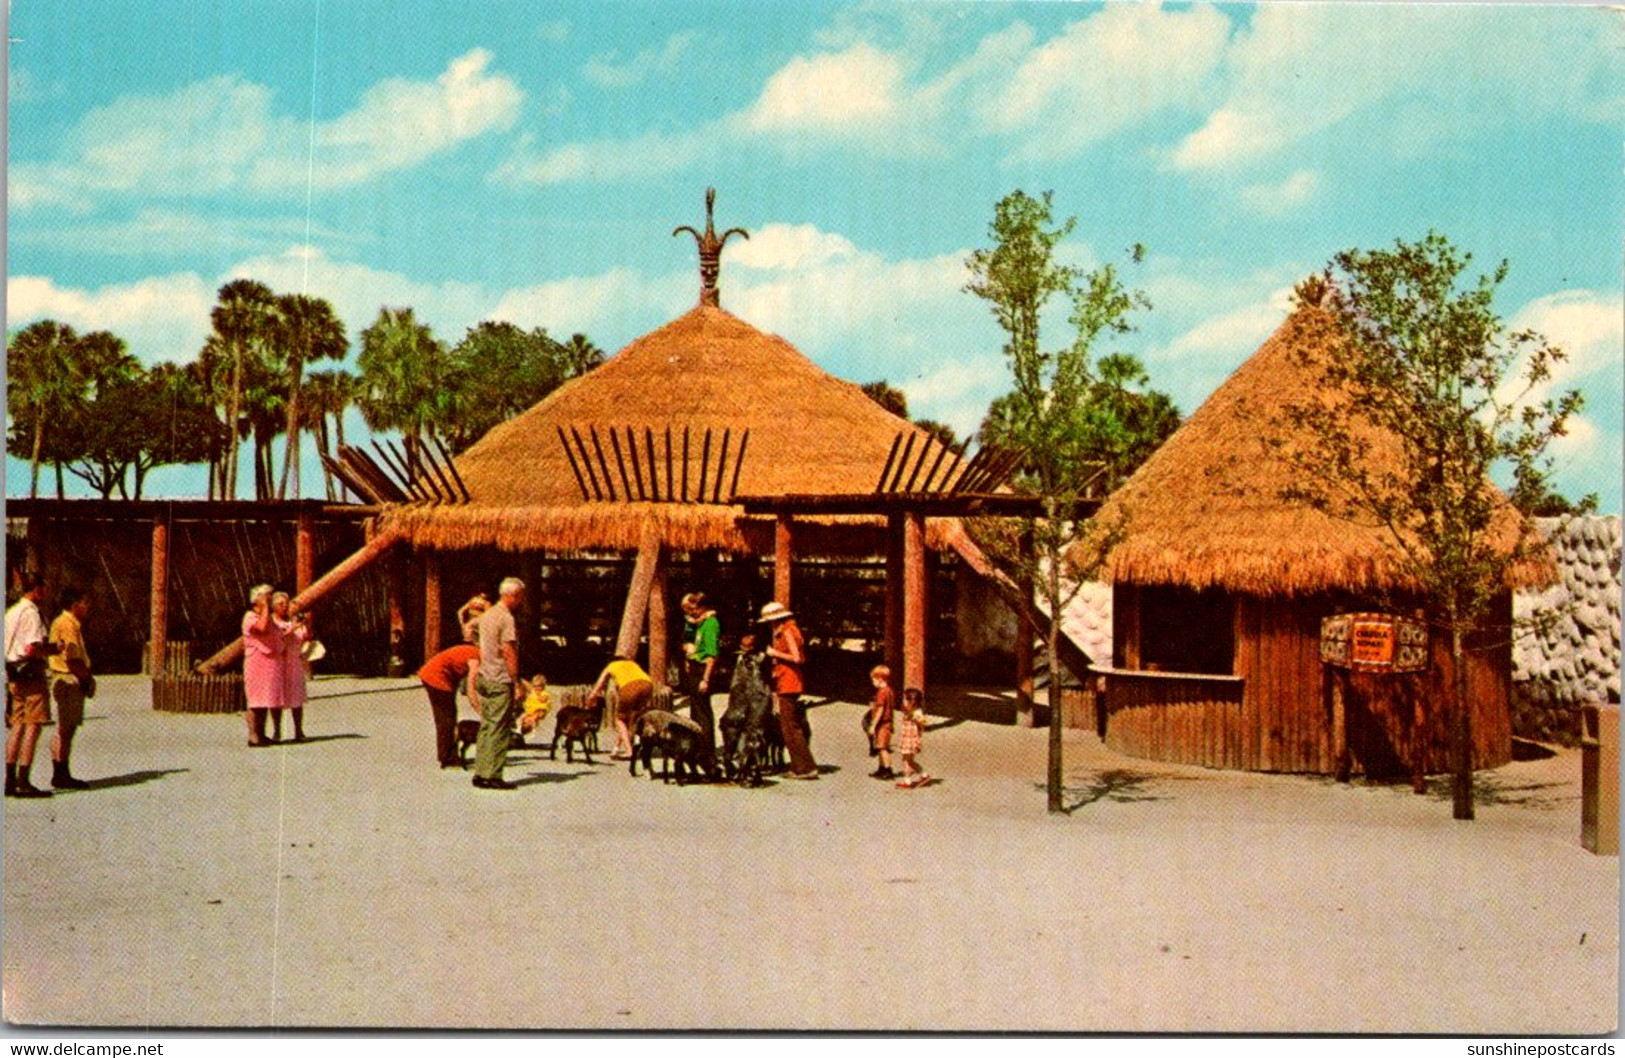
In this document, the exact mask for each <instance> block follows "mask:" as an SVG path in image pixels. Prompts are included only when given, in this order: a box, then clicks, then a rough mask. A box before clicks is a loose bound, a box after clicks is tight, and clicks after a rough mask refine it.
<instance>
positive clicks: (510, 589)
mask: <svg viewBox="0 0 1625 1058" xmlns="http://www.w3.org/2000/svg"><path fill="white" fill-rule="evenodd" d="M497 591H498V594H499V595H500V596H501V599H500V600H499V601H498V602H497V604H496V605H495V606H493V607H491V608H490V609H489V610H486V611H485V613H483V614H481V615H480V618H479V634H478V637H477V641H478V643H479V648H480V667H479V672H478V674H477V675H476V677H475V679H474V690H475V692H476V693H477V694H478V695H479V696H480V701H479V707H480V733H479V737H478V738H477V739H476V740H475V742H474V785H475V786H476V787H478V788H479V789H481V790H512V789H513V788H514V784H513V783H511V782H509V781H507V780H506V779H504V778H503V777H502V769H503V767H505V766H506V765H507V763H508V745H509V741H510V739H511V737H512V733H513V708H514V685H515V684H516V683H518V682H519V626H518V624H517V623H516V622H515V621H514V611H515V610H517V609H519V607H520V606H521V605H522V604H523V603H524V601H525V582H524V581H522V580H520V579H519V578H518V577H509V578H507V579H506V580H504V581H503V582H502V585H501V587H499V588H498V589H497Z"/></svg>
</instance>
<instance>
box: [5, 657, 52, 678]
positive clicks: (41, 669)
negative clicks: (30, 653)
mask: <svg viewBox="0 0 1625 1058" xmlns="http://www.w3.org/2000/svg"><path fill="white" fill-rule="evenodd" d="M44 678H45V659H44V658H19V659H18V660H16V661H8V662H6V679H7V680H9V681H10V682H12V683H38V682H39V681H41V680H43V679H44Z"/></svg>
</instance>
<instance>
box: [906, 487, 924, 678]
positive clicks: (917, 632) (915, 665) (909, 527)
mask: <svg viewBox="0 0 1625 1058" xmlns="http://www.w3.org/2000/svg"><path fill="white" fill-rule="evenodd" d="M925 626H926V569H925V515H923V514H921V513H919V512H918V511H909V512H908V513H906V514H904V515H903V686H904V687H905V688H907V687H918V688H919V689H920V690H922V691H923V690H925Z"/></svg>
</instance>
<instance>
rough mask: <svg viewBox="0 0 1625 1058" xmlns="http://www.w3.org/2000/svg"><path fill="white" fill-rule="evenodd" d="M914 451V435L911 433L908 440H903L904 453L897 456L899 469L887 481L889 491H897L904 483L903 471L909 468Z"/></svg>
mask: <svg viewBox="0 0 1625 1058" xmlns="http://www.w3.org/2000/svg"><path fill="white" fill-rule="evenodd" d="M913 453H914V435H913V434H909V435H908V440H907V441H905V442H903V454H902V455H901V456H899V457H898V458H897V469H896V470H894V471H893V472H892V478H891V480H890V481H888V482H887V483H886V491H887V492H896V491H897V489H898V487H899V486H901V485H902V483H903V471H905V470H907V469H908V459H909V456H910V455H912V454H913Z"/></svg>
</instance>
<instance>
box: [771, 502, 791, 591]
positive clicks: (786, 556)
mask: <svg viewBox="0 0 1625 1058" xmlns="http://www.w3.org/2000/svg"><path fill="white" fill-rule="evenodd" d="M795 552H796V548H795V534H794V530H793V528H792V521H791V518H790V515H788V514H781V515H779V518H778V521H777V522H775V523H774V525H773V598H774V599H776V600H777V601H778V602H780V603H782V604H783V605H785V606H789V605H790V567H791V565H792V564H793V563H794V562H795V557H796V554H795Z"/></svg>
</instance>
